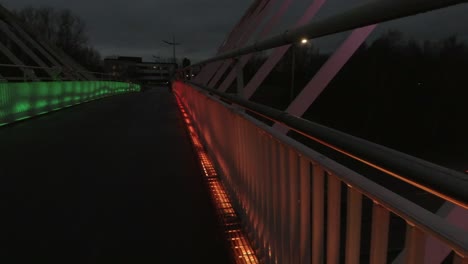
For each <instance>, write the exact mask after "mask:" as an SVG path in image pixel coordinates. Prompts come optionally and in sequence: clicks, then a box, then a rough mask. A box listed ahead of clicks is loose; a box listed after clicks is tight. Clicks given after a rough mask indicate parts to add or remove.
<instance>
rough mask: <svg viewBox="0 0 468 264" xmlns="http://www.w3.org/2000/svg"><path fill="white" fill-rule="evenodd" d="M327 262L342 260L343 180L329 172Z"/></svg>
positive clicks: (335, 262)
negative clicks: (341, 216)
mask: <svg viewBox="0 0 468 264" xmlns="http://www.w3.org/2000/svg"><path fill="white" fill-rule="evenodd" d="M327 191H328V194H327V197H328V205H327V219H328V220H327V264H338V263H339V262H340V223H341V221H340V220H341V218H340V215H341V181H340V180H339V179H338V178H337V177H336V176H335V175H332V174H328V190H327Z"/></svg>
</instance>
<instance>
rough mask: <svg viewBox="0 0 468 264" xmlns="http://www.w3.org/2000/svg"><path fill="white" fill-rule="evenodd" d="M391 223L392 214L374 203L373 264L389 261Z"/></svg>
mask: <svg viewBox="0 0 468 264" xmlns="http://www.w3.org/2000/svg"><path fill="white" fill-rule="evenodd" d="M389 222H390V213H389V212H388V210H387V209H385V208H384V207H382V206H381V205H379V204H377V203H376V202H374V204H373V207H372V231H371V249H370V263H371V264H374V263H375V264H378V263H385V262H386V261H387V247H388V229H389Z"/></svg>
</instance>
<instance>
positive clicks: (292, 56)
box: [289, 38, 309, 102]
mask: <svg viewBox="0 0 468 264" xmlns="http://www.w3.org/2000/svg"><path fill="white" fill-rule="evenodd" d="M308 42H309V41H308V40H307V39H306V38H302V39H301V42H300V44H301V45H302V46H304V45H306V44H307V43H308ZM296 46H297V44H296V43H293V44H292V45H291V49H292V50H291V53H292V54H291V89H290V94H289V96H290V98H291V102H292V101H293V100H294V81H295V80H294V79H295V71H296V69H295V68H296Z"/></svg>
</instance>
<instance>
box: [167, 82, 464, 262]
mask: <svg viewBox="0 0 468 264" xmlns="http://www.w3.org/2000/svg"><path fill="white" fill-rule="evenodd" d="M173 90H174V92H175V94H176V95H177V96H178V97H179V99H180V101H181V102H182V103H183V104H184V106H185V108H186V109H187V110H188V113H189V115H190V117H191V119H192V120H193V124H194V125H195V126H196V129H197V130H198V131H199V134H200V135H201V137H202V139H203V140H204V143H205V146H206V148H207V150H208V152H209V153H210V154H211V155H212V157H213V158H214V160H215V162H216V163H217V166H218V168H219V170H220V171H221V175H222V177H223V180H224V182H225V183H226V186H227V188H228V190H229V192H230V195H231V196H232V197H233V198H234V201H235V202H236V209H238V210H239V211H240V213H241V217H242V218H243V220H244V222H245V225H246V227H247V229H248V231H249V233H250V234H251V239H253V241H254V243H255V245H256V248H257V254H258V255H259V256H260V257H261V258H262V259H263V261H264V262H266V263H310V262H312V263H322V262H323V261H324V260H325V259H326V262H327V263H339V262H340V252H341V250H343V251H344V256H343V259H344V261H345V262H346V263H359V262H360V260H362V261H365V260H363V259H360V258H361V256H366V254H368V258H369V259H368V260H369V261H370V263H385V262H386V261H387V256H388V249H389V244H388V241H389V239H388V237H389V232H390V230H391V227H390V215H391V214H394V215H396V216H397V217H398V218H400V219H403V220H404V221H405V223H406V236H405V243H404V249H403V251H402V252H403V254H404V259H405V263H423V262H424V261H428V259H425V258H428V257H431V254H425V252H424V250H425V241H426V239H428V238H429V237H434V238H436V239H437V240H439V241H441V242H442V243H443V244H444V245H445V246H447V247H449V248H450V249H451V250H453V251H454V252H455V253H454V260H453V261H454V263H468V232H466V231H464V230H462V229H461V228H458V227H455V226H453V225H451V224H450V223H448V222H447V221H446V220H444V219H442V218H441V217H439V216H437V215H436V214H434V213H431V212H429V211H427V210H426V209H424V208H422V207H420V206H418V205H416V204H414V203H413V202H411V201H409V200H407V199H405V198H403V197H401V196H399V195H397V194H395V193H393V192H391V191H389V190H388V189H386V188H384V187H382V186H380V185H378V184H376V183H374V182H373V181H371V180H369V179H368V178H366V177H364V176H362V175H360V174H358V173H356V172H354V171H352V170H350V169H348V168H346V167H344V166H342V165H340V164H338V163H336V162H334V161H332V160H330V159H328V158H326V157H324V156H323V155H321V154H319V153H317V152H315V151H313V150H312V149H310V148H308V147H306V146H304V145H302V144H301V143H299V142H297V141H295V140H293V139H291V138H289V137H287V136H285V135H282V134H281V133H278V132H276V131H275V130H274V129H272V128H271V127H269V126H267V125H265V124H263V123H261V122H259V121H258V120H256V119H254V118H252V117H251V116H249V115H247V114H246V113H245V112H244V111H245V109H247V110H249V111H254V112H256V113H260V114H263V116H264V117H267V118H269V119H272V120H274V121H275V122H282V123H283V124H285V125H288V126H289V127H290V128H291V129H297V126H296V125H297V124H294V122H293V121H294V120H290V121H285V119H284V118H285V116H283V115H278V116H272V115H270V114H269V113H265V112H264V111H263V110H266V109H267V108H265V107H264V106H260V105H256V104H253V103H251V102H247V103H248V105H246V104H244V103H243V102H240V101H236V100H231V99H235V98H231V97H230V96H223V97H222V99H223V100H228V101H230V102H231V103H233V105H229V104H227V103H225V102H223V101H221V100H219V99H217V98H215V97H213V96H211V95H210V92H213V91H212V90H210V91H206V90H202V89H200V88H197V87H195V86H190V85H188V84H186V83H183V82H180V81H178V82H175V83H174V85H173ZM218 95H219V94H218ZM255 105H256V106H255ZM244 108H245V109H244ZM262 109H263V110H262ZM286 119H287V118H286ZM303 122H308V121H303ZM291 123H293V125H291ZM309 123H310V122H309ZM431 174H432V173H431ZM427 176H429V175H427ZM463 186H464V188H466V182H465V183H464V185H463ZM343 190H345V192H343ZM465 190H466V189H465ZM345 193H346V195H345ZM465 197H466V196H465ZM366 198H367V199H370V200H371V201H372V210H371V211H372V214H371V224H370V225H371V235H370V248H369V251H368V252H364V253H363V252H361V251H362V250H363V249H362V248H361V247H360V245H361V239H362V237H361V228H362V226H361V222H362V217H363V199H366ZM462 198H463V197H462ZM342 200H344V201H345V203H344V204H345V206H346V217H345V219H346V224H345V225H344V226H342V224H341V221H342V218H343V216H341V206H342V205H343V204H342ZM463 202H465V203H466V200H464V201H463ZM312 219H313V221H312ZM341 233H344V234H345V235H343V237H344V238H343V239H342V235H341ZM342 243H343V244H344V245H345V246H344V249H340V245H341V244H342Z"/></svg>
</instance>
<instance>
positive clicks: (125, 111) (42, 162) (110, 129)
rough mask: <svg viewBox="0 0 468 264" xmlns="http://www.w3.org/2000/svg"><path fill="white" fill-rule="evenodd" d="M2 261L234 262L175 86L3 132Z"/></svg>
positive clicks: (76, 109)
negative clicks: (174, 92) (171, 89)
mask: <svg viewBox="0 0 468 264" xmlns="http://www.w3.org/2000/svg"><path fill="white" fill-rule="evenodd" d="M0 147H1V151H0V194H1V197H0V198H1V199H0V205H1V210H2V213H1V218H2V220H1V221H0V222H1V223H2V224H1V226H0V237H1V239H2V242H3V243H2V246H1V248H0V263H25V262H27V263H63V264H65V263H139V264H140V263H228V258H227V256H228V255H227V251H226V249H225V246H224V241H223V238H222V236H221V232H219V230H218V229H217V227H216V219H215V215H214V209H213V207H212V204H211V203H210V201H209V195H208V192H207V191H206V188H205V186H204V183H203V179H202V176H201V172H200V169H199V166H198V164H197V161H196V160H195V155H194V154H193V151H192V148H191V145H190V141H189V139H188V137H187V136H186V132H185V128H184V124H183V122H182V119H181V117H180V114H179V112H178V110H177V108H176V104H175V100H174V98H173V96H172V95H171V94H170V93H169V92H168V91H167V88H158V89H152V90H149V91H146V92H142V93H137V94H128V95H121V96H116V97H112V98H106V99H102V100H99V101H95V102H91V103H87V104H84V105H81V106H76V107H72V108H69V109H66V110H63V111H59V112H56V113H53V114H49V115H45V116H42V117H39V118H35V119H32V120H28V121H25V122H21V123H17V124H15V125H12V126H7V127H3V128H0Z"/></svg>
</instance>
